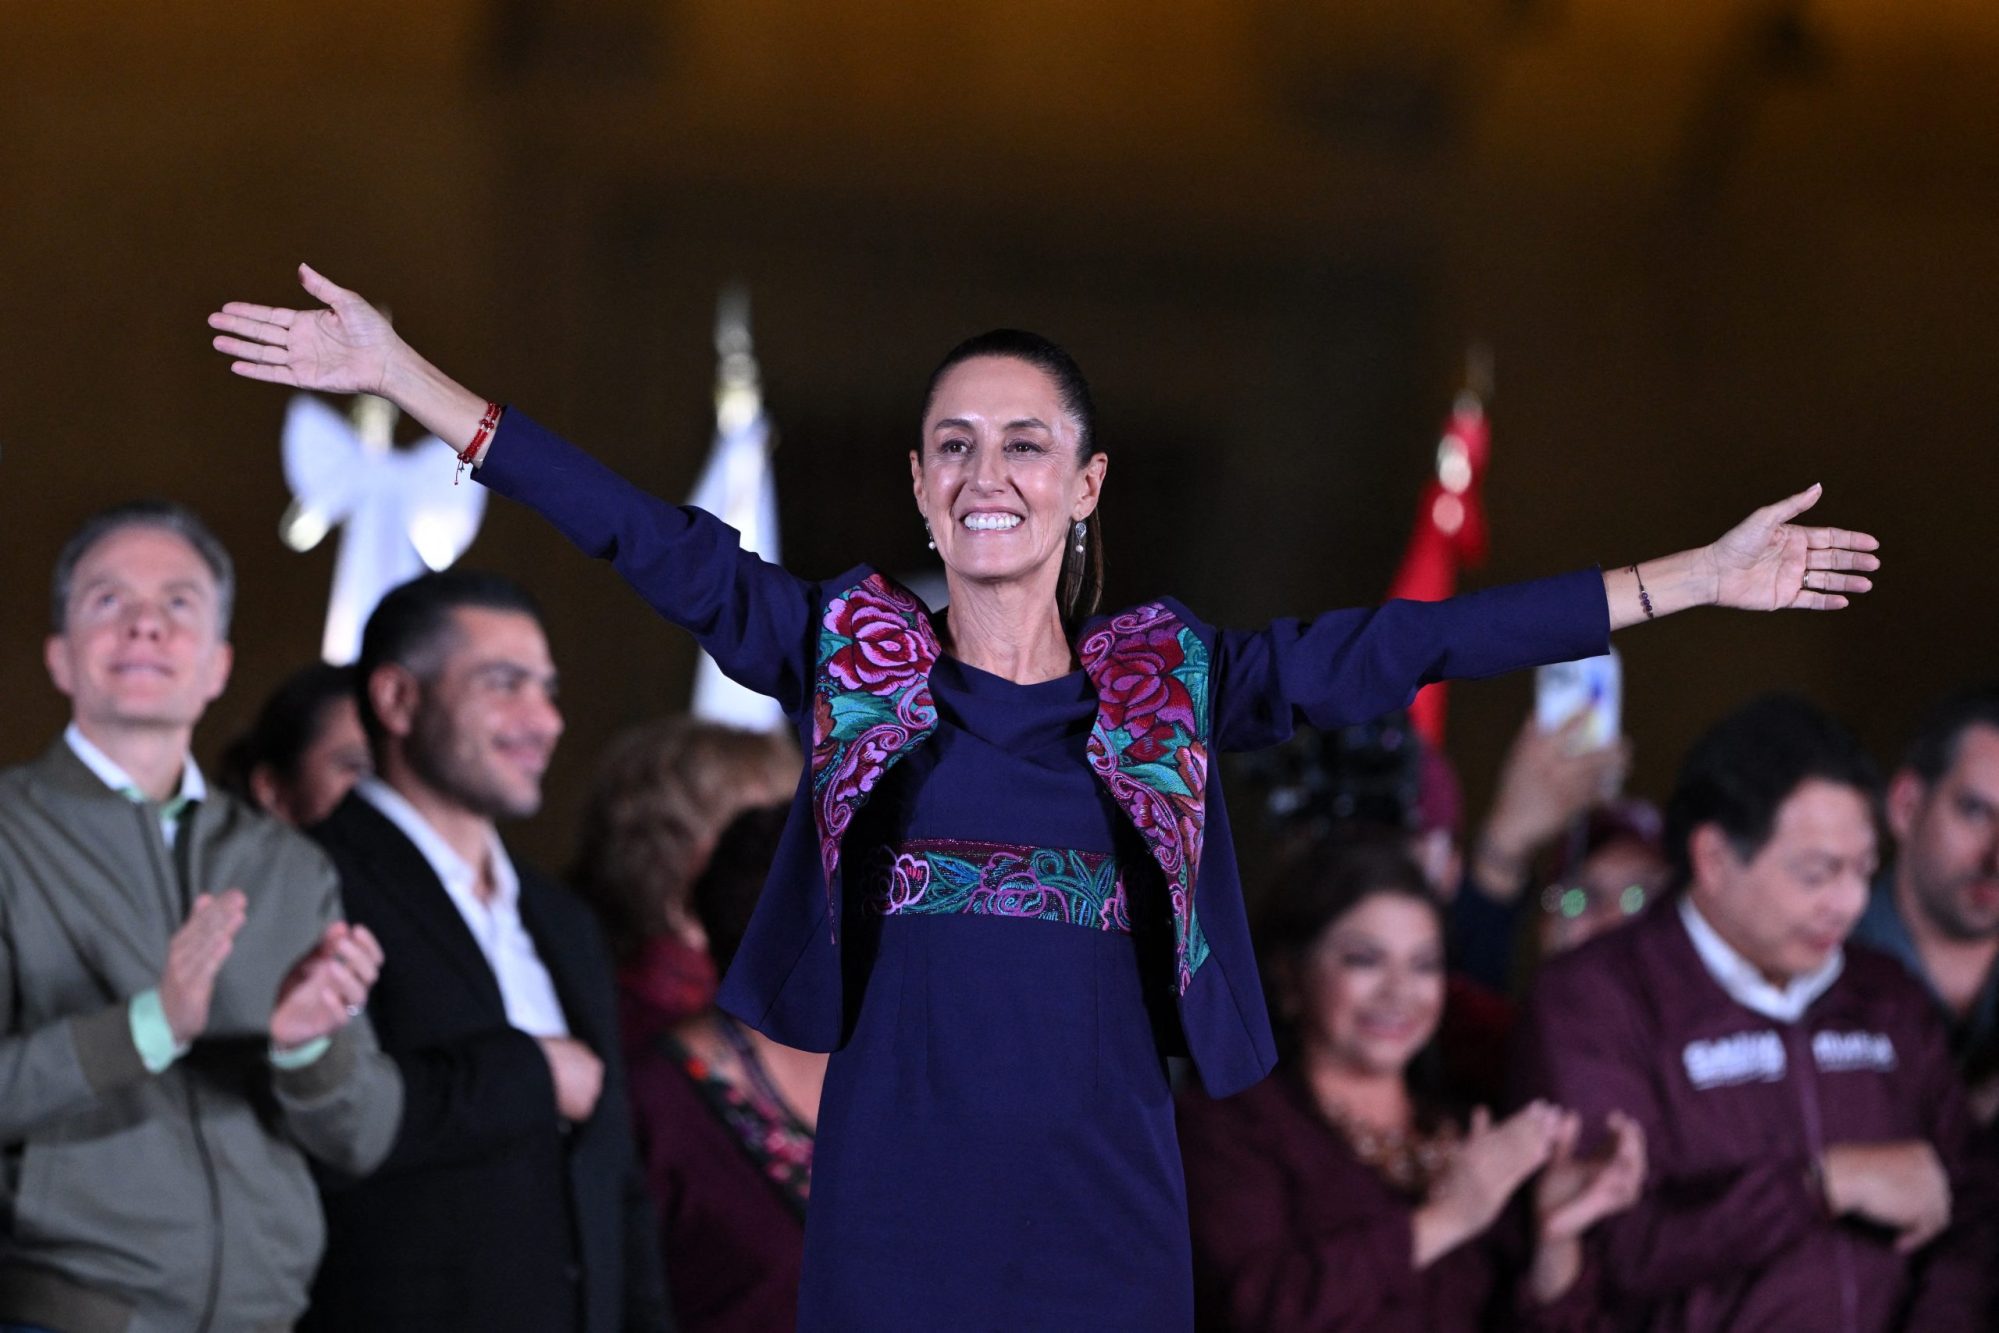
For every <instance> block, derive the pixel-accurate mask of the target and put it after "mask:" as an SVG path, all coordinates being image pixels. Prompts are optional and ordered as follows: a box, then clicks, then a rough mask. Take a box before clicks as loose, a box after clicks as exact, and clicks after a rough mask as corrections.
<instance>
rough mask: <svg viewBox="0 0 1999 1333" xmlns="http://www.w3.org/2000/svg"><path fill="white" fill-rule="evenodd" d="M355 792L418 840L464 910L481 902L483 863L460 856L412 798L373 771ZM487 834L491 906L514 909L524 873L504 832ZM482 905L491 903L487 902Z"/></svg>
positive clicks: (412, 839) (424, 857)
mask: <svg viewBox="0 0 1999 1333" xmlns="http://www.w3.org/2000/svg"><path fill="white" fill-rule="evenodd" d="M354 794H355V795H356V796H359V797H360V798H361V799H362V800H364V801H366V802H367V803H368V804H369V805H372V806H374V807H375V809H377V810H379V811H380V812H381V813H382V817H383V818H384V819H387V820H388V821H389V822H390V823H391V824H394V825H395V826H396V827H397V828H399V829H401V830H402V832H403V836H404V837H406V838H408V839H409V840H410V841H411V842H412V843H414V844H415V846H416V849H417V851H418V852H420V853H422V854H423V859H424V860H425V861H427V862H429V863H430V868H431V869H432V870H433V871H435V872H436V873H437V878H438V880H439V882H441V883H442V884H443V885H444V891H445V892H446V893H448V894H450V895H451V897H452V899H453V900H454V901H455V902H458V903H459V904H460V910H461V911H462V910H464V905H465V904H470V903H477V901H478V900H477V895H476V893H475V892H474V886H475V885H477V884H478V882H479V867H477V866H475V865H472V864H471V863H470V862H468V861H466V859H465V858H464V857H462V856H460V855H459V854H458V852H457V851H456V850H455V849H454V848H453V847H452V846H451V844H450V843H448V842H446V841H445V840H444V837H443V835H441V834H440V833H438V831H437V830H436V829H434V828H432V827H431V826H430V821H429V820H427V819H425V818H424V817H423V815H422V813H421V812H419V811H418V810H417V808H416V807H415V806H413V805H411V804H410V803H409V800H408V798H406V797H405V796H404V795H403V794H402V793H401V792H399V791H397V790H396V789H395V788H394V787H391V786H390V785H389V784H388V783H386V782H384V781H382V780H381V779H380V778H379V777H375V776H372V775H370V776H368V777H365V778H362V779H361V780H360V781H359V782H357V783H355V784H354ZM487 836H488V839H489V841H488V844H487V848H486V854H487V856H488V857H489V858H490V865H491V868H492V872H493V902H492V903H491V905H490V907H489V908H488V910H491V909H492V908H501V909H506V910H512V909H513V907H514V905H515V903H516V902H518V901H519V899H520V894H521V881H520V876H519V875H518V874H517V873H516V872H515V870H514V863H513V860H512V859H511V858H510V857H508V855H507V849H506V846H505V845H504V844H503V843H501V841H500V835H499V834H498V833H497V832H490V831H489V833H488V835H487ZM479 905H480V906H481V907H487V905H486V904H479Z"/></svg>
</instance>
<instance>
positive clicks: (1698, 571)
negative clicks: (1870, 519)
mask: <svg viewBox="0 0 1999 1333" xmlns="http://www.w3.org/2000/svg"><path fill="white" fill-rule="evenodd" d="M1822 490H1823V488H1822V487H1819V486H1811V487H1808V488H1807V489H1805V490H1802V491H1800V492H1798V493H1797V494H1796V495H1793V496H1791V497H1790V498H1788V499H1784V500H1779V501H1777V503H1775V504H1771V505H1765V506H1763V508H1761V509H1759V510H1757V511H1756V512H1755V513H1753V514H1751V515H1750V516H1749V517H1748V518H1745V519H1743V520H1742V522H1740V523H1738V524H1736V525H1735V526H1734V527H1733V528H1731V529H1729V530H1728V532H1727V533H1725V534H1724V535H1723V536H1722V537H1721V539H1720V540H1719V541H1716V542H1714V543H1712V544H1711V545H1708V546H1703V547H1700V548H1698V549H1696V550H1692V551H1681V552H1680V553H1679V554H1677V555H1669V556H1665V557H1663V558H1661V559H1658V560H1641V561H1639V562H1638V563H1637V564H1636V565H1626V566H1624V567H1623V568H1621V569H1612V570H1606V571H1605V572H1604V576H1603V591H1604V596H1605V597H1606V598H1607V599H1608V600H1609V602H1610V627H1611V628H1612V629H1614V630H1616V629H1623V628H1624V627H1625V626H1627V625H1636V624H1638V623H1639V622H1640V621H1645V620H1655V619H1657V618H1658V617H1660V616H1666V615H1671V614H1672V613H1673V612H1675V611H1684V610H1686V609H1687V608H1688V607H1692V606H1728V607H1734V608H1736V609H1738V610H1742V611H1837V610H1840V609H1841V608H1842V607H1844V606H1845V605H1846V604H1847V594H1849V593H1863V592H1866V591H1867V590H1868V589H1870V588H1872V587H1873V586H1874V581H1873V580H1872V579H1869V578H1868V577H1867V574H1869V573H1871V572H1872V571H1874V570H1877V569H1879V568H1881V559H1880V557H1879V556H1876V555H1875V554H1874V552H1876V551H1878V550H1880V549H1881V543H1880V542H1878V541H1876V540H1875V539H1874V538H1873V537H1871V536H1869V535H1868V534H1866V533H1864V532H1853V531H1850V530H1848V529H1846V528H1808V527H1804V526H1802V525H1800V524H1797V523H1793V522H1792V521H1791V520H1793V519H1795V518H1796V517H1798V515H1800V514H1802V513H1804V512H1805V511H1806V510H1807V509H1810V508H1811V507H1812V506H1813V505H1815V504H1817V503H1818V501H1819V495H1820V494H1821V492H1822Z"/></svg>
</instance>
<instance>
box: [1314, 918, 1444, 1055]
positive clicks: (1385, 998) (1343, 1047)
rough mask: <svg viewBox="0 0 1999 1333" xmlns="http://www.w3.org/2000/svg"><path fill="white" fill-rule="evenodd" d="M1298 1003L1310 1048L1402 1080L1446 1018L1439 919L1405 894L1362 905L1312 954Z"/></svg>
mask: <svg viewBox="0 0 1999 1333" xmlns="http://www.w3.org/2000/svg"><path fill="white" fill-rule="evenodd" d="M1298 1003H1299V1009H1300V1013H1299V1016H1298V1017H1299V1023H1300V1028H1301V1030H1302V1032H1303V1035H1304V1040H1305V1043H1306V1045H1307V1046H1309V1047H1313V1048H1315V1049H1316V1050H1317V1051H1318V1052H1319V1053H1320V1054H1322V1055H1327V1056H1330V1057H1332V1059H1333V1060H1334V1062H1335V1063H1337V1064H1338V1065H1340V1066H1341V1067H1343V1068H1346V1069H1348V1070H1349V1071H1351V1072H1353V1073H1357V1074H1372V1075H1400V1074H1401V1073H1402V1072H1403V1071H1404V1070H1406V1069H1407V1068H1408V1066H1409V1062H1410V1061H1411V1060H1412V1059H1414V1058H1415V1056H1416V1053H1417V1052H1418V1051H1420V1050H1422V1049H1423V1047H1424V1046H1425V1045H1426V1044H1427V1043H1428V1042H1429V1040H1430V1038H1431V1037H1432V1036H1433V1035H1434V1034H1435V1033H1436V1031H1437V1023H1438V1020H1439V1019H1440V1018H1441V1017H1442V1015H1443V1012H1444V941H1443V936H1442V933H1441V932H1440V931H1439V929H1438V926H1437V914H1436V912H1435V911H1433V910H1432V909H1431V908H1430V907H1429V906H1427V905H1426V904H1424V903H1420V902H1417V901H1416V900H1415V899H1413V898H1410V897H1409V896H1407V895H1406V894H1401V893H1376V894H1373V895H1372V896H1370V897H1367V898H1363V899H1361V901H1360V902H1359V903H1357V904H1356V905H1355V906H1354V907H1352V908H1351V909H1349V910H1348V912H1347V913H1346V915H1345V916H1342V917H1340V918H1338V919H1337V920H1335V921H1334V922H1333V923H1332V924H1331V925H1329V926H1327V927H1326V929H1325V930H1324V931H1323V932H1322V933H1321V934H1320V936H1319V938H1318V940H1317V941H1316V942H1315V943H1314V944H1313V945H1312V947H1311V948H1310V949H1309V950H1307V951H1306V953H1305V955H1304V958H1303V959H1302V960H1301V964H1300V968H1299V977H1298Z"/></svg>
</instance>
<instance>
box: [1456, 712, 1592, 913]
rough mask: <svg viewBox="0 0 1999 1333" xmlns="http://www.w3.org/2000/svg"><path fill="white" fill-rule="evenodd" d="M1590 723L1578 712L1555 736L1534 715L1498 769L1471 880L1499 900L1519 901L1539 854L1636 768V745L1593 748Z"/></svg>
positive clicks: (1474, 859)
mask: <svg viewBox="0 0 1999 1333" xmlns="http://www.w3.org/2000/svg"><path fill="white" fill-rule="evenodd" d="M1589 725H1590V717H1589V714H1588V713H1586V712H1583V713H1577V714H1576V715H1575V716H1574V717H1572V718H1570V719H1569V720H1568V721H1567V722H1565V723H1563V724H1562V725H1561V726H1560V727H1557V728H1556V729H1555V730H1553V731H1546V730H1543V729H1542V727H1541V725H1540V724H1539V723H1538V722H1537V721H1536V720H1535V719H1534V718H1533V717H1532V716H1529V717H1528V719H1527V721H1526V724H1525V725H1523V726H1522V727H1521V728H1520V732H1519V734H1518V735H1516V736H1515V737H1514V738H1513V744H1512V746H1511V747H1510V748H1509V749H1508V750H1507V752H1506V761H1505V763H1504V764H1502V765H1501V767H1500V770H1499V792H1498V794H1497V795H1496V796H1495V797H1494V798H1493V802H1492V813H1491V814H1490V815H1488V816H1487V817H1486V821H1485V827H1484V828H1483V829H1482V830H1480V832H1479V835H1478V839H1477V841H1476V842H1475V843H1474V844H1473V845H1472V861H1471V880H1472V884H1473V886H1474V887H1475V888H1477V889H1478V890H1479V892H1481V893H1483V894H1485V895H1486V896H1487V897H1488V898H1492V899H1495V900H1497V901H1500V902H1511V901H1512V900H1513V899H1515V898H1517V897H1519V895H1520V891H1521V889H1522V888H1523V887H1525V885H1526V883H1527V873H1528V870H1529V868H1530V867H1531V865H1532V863H1533V859H1534V856H1535V854H1536V853H1538V852H1539V851H1540V850H1541V849H1542V848H1543V847H1545V846H1547V845H1548V843H1550V842H1551V841H1553V840H1554V839H1555V838H1556V837H1557V836H1559V835H1560V834H1561V832H1562V830H1563V829H1565V828H1567V827H1568V826H1569V824H1570V822H1571V821H1572V820H1574V819H1575V818H1576V817H1577V816H1579V815H1582V814H1584V813H1585V812H1587V811H1588V810H1589V809H1590V808H1591V807H1592V806H1595V805H1597V804H1599V803H1601V802H1603V801H1606V800H1609V799H1611V798H1612V797H1614V796H1616V795H1617V792H1618V789H1619V788H1620V787H1622V786H1623V784H1624V775H1625V773H1626V772H1628V771H1629V770H1630V767H1631V742H1630V741H1629V740H1627V739H1625V738H1624V737H1619V738H1618V739H1617V740H1616V741H1614V742H1613V743H1611V744H1609V745H1601V746H1590V745H1588V744H1587V733H1588V728H1589Z"/></svg>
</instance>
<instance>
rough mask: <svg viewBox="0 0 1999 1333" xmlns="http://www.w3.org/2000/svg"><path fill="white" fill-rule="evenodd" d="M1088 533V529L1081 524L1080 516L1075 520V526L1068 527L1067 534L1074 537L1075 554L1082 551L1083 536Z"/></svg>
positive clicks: (1079, 553)
mask: <svg viewBox="0 0 1999 1333" xmlns="http://www.w3.org/2000/svg"><path fill="white" fill-rule="evenodd" d="M1088 533H1089V529H1088V528H1086V527H1084V526H1083V520H1082V519H1080V518H1079V519H1077V520H1076V526H1075V527H1073V528H1071V529H1069V535H1070V536H1072V537H1074V538H1075V539H1076V554H1077V555H1081V554H1082V553H1083V538H1084V537H1085V536H1086V535H1088Z"/></svg>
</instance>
